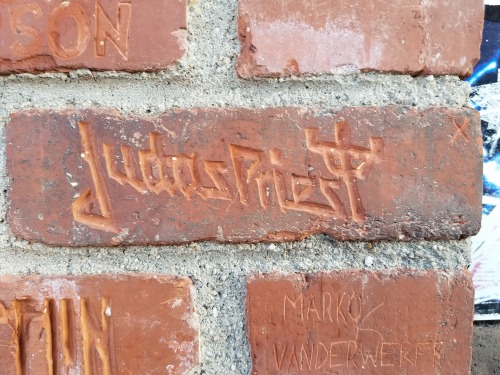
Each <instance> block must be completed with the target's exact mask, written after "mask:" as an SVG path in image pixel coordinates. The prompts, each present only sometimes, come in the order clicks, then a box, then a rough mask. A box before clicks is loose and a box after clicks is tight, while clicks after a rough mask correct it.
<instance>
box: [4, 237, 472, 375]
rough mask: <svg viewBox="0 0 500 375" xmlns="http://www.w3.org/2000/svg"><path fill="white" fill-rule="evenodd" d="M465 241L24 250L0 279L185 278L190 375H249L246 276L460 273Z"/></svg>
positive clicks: (10, 255) (7, 253)
mask: <svg viewBox="0 0 500 375" xmlns="http://www.w3.org/2000/svg"><path fill="white" fill-rule="evenodd" d="M469 248H470V244H469V241H450V242H414V243H388V242H380V243H350V242H337V241H334V240H332V239H331V238H329V237H327V236H312V237H309V238H308V239H306V240H304V241H300V242H293V243H281V244H262V245H220V244H215V243H206V242H203V243H193V244H191V245H189V246H184V247H181V246H179V247H129V248H125V247H118V248H99V249H97V248H93V249H85V248H83V249H82V248H81V249H60V248H52V249H50V248H46V247H44V246H42V245H29V244H27V243H24V244H19V246H15V247H11V248H5V247H4V248H3V249H1V250H0V258H1V259H2V262H1V263H0V274H8V275H11V274H23V275H25V274H44V275H66V274H70V275H81V274H100V273H159V274H166V275H188V276H190V277H191V278H192V280H193V283H194V285H195V288H196V293H195V307H196V313H197V314H198V317H199V320H200V329H201V332H200V341H201V344H200V354H201V356H200V357H201V358H200V359H201V366H200V369H198V370H196V371H195V374H213V375H217V374H241V375H243V374H249V372H250V367H251V357H250V351H249V346H248V341H247V334H246V330H247V326H246V321H245V300H246V284H245V280H246V276H247V275H251V274H253V273H256V272H262V273H269V272H281V273H291V272H308V273H314V272H321V271H332V270H338V269H356V268H366V269H372V270H385V269H394V268H412V269H424V270H425V269H448V270H458V269H462V268H463V267H464V266H465V265H466V264H467V262H468V259H469V256H470V254H469Z"/></svg>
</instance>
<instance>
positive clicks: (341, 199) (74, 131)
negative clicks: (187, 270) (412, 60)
mask: <svg viewBox="0 0 500 375" xmlns="http://www.w3.org/2000/svg"><path fill="white" fill-rule="evenodd" d="M349 133H350V134H349ZM336 138H337V142H338V141H339V140H340V143H341V144H344V143H345V145H343V146H342V147H344V150H346V151H345V152H341V150H342V149H341V146H340V145H339V144H338V143H337V144H336V143H334V141H335V139H336ZM348 147H349V149H348V150H349V151H347V148H348ZM123 155H125V159H127V165H128V166H129V173H128V176H127V175H126V171H125V167H124V163H123V159H124V156H123ZM340 157H342V158H344V159H341V158H340ZM348 159H351V160H348ZM326 161H327V162H328V165H327V163H326ZM140 162H142V164H140ZM140 166H142V170H141V167H140ZM7 170H8V175H9V177H10V179H11V188H10V192H9V199H10V204H9V211H8V221H9V224H10V227H11V229H12V231H13V232H14V234H15V235H16V236H19V237H22V238H25V239H27V240H30V241H42V242H46V243H49V244H56V245H97V244H103V245H113V244H118V243H123V244H145V243H157V244H158V243H164V244H165V243H167V244H169V243H183V242H189V241H195V240H205V239H214V240H218V241H230V242H237V241H261V240H265V241H281V240H292V239H298V238H302V237H304V236H306V235H308V234H310V233H327V234H330V235H332V236H335V237H337V238H340V239H350V240H359V239H361V240H380V239H411V238H413V239H422V238H428V239H443V238H462V237H465V236H469V235H472V234H475V233H476V232H477V230H478V229H479V226H480V219H481V195H482V178H481V175H482V147H481V133H480V126H479V117H478V114H477V112H476V111H474V110H470V109H445V108H431V109H428V110H423V111H417V110H416V109H413V108H407V107H385V108H380V107H376V108H345V109H343V110H341V111H339V112H335V113H333V112H328V111H325V110H318V111H316V112H315V111H313V110H306V109H283V108H280V109H265V110H250V109H234V110H230V109H185V110H171V111H168V112H166V113H165V114H163V115H161V116H159V117H157V118H140V117H120V116H119V115H118V114H117V113H116V112H113V111H95V112H93V111H90V110H84V111H63V112H51V111H31V112H22V113H17V114H14V115H13V116H12V119H11V121H10V123H9V124H8V125H7ZM342 176H344V178H342ZM345 176H350V177H349V178H347V177H345ZM259 184H260V185H259ZM259 186H260V188H259ZM34 197H36V198H35V199H34Z"/></svg>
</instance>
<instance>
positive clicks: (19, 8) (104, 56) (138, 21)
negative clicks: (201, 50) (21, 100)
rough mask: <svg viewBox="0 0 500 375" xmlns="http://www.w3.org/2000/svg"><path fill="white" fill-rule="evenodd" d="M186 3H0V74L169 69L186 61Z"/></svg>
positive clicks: (183, 0) (8, 0)
mask: <svg viewBox="0 0 500 375" xmlns="http://www.w3.org/2000/svg"><path fill="white" fill-rule="evenodd" d="M186 7H187V4H186V0H148V1H134V2H131V1H120V0H85V1H84V0H72V1H45V0H3V1H0V74H7V73H18V72H32V73H36V72H44V71H67V70H70V69H77V68H89V69H95V70H126V71H147V70H158V69H163V68H167V67H169V66H172V65H173V64H175V63H176V62H177V61H178V60H179V58H181V57H182V56H183V55H184V49H185V44H186V36H187V32H186Z"/></svg>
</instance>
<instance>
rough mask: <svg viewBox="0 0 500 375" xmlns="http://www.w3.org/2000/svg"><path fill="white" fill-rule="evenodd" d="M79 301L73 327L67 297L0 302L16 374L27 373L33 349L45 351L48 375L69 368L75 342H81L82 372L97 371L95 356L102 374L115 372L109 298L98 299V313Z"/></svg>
mask: <svg viewBox="0 0 500 375" xmlns="http://www.w3.org/2000/svg"><path fill="white" fill-rule="evenodd" d="M80 303H81V306H80V316H81V319H80V322H79V325H80V327H81V328H80V329H79V330H77V322H76V320H75V315H76V310H75V306H74V302H73V300H71V299H61V300H55V299H51V298H46V299H45V300H44V301H43V303H41V304H40V303H38V301H35V300H32V299H29V298H26V299H16V300H14V301H12V302H11V304H10V306H9V305H8V304H5V303H4V302H0V325H6V326H8V327H10V329H11V331H12V339H11V340H12V344H13V347H14V352H15V354H14V358H15V369H16V375H25V374H27V373H28V371H29V368H30V364H29V362H30V360H31V357H32V356H33V355H34V354H33V353H34V352H35V351H36V350H40V351H44V352H45V359H46V371H47V374H48V375H57V374H60V373H63V372H64V373H66V372H68V371H71V370H70V369H72V368H75V366H76V365H77V362H76V361H77V358H76V356H77V350H78V349H77V345H78V344H77V342H83V355H84V358H83V363H84V373H83V374H84V375H95V374H97V373H98V371H97V368H98V367H97V361H96V356H98V357H99V358H100V360H101V362H102V366H100V368H102V369H103V370H102V371H103V372H102V374H103V375H113V374H116V364H115V359H114V346H113V342H112V337H113V335H112V329H113V328H112V327H113V323H112V314H111V299H110V298H103V299H102V301H101V303H102V309H101V314H100V315H97V314H96V312H95V311H94V308H93V307H92V306H91V304H90V302H89V301H88V300H87V299H86V298H82V299H81V300H80ZM78 331H79V332H80V334H81V336H82V337H80V338H78V337H77V336H78V335H77V332H78ZM40 342H42V344H40ZM40 345H42V346H43V347H40ZM59 352H61V353H62V361H61V360H60V357H59Z"/></svg>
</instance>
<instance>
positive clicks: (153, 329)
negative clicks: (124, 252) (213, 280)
mask: <svg viewBox="0 0 500 375" xmlns="http://www.w3.org/2000/svg"><path fill="white" fill-rule="evenodd" d="M191 288H192V283H191V281H190V280H189V279H182V278H170V277H165V276H154V277H153V276H116V275H115V276H80V277H21V276H19V277H15V276H11V277H7V276H2V277H0V340H1V343H2V345H0V369H1V370H0V372H1V373H2V375H15V374H37V375H53V374H63V373H64V374H88V375H97V374H103V375H111V374H150V375H153V374H158V375H159V374H166V373H168V374H177V375H181V374H185V373H186V372H187V371H189V370H191V369H193V368H195V367H196V366H197V364H198V326H197V324H198V323H197V319H196V317H195V315H194V311H193V306H192V296H191Z"/></svg>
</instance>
